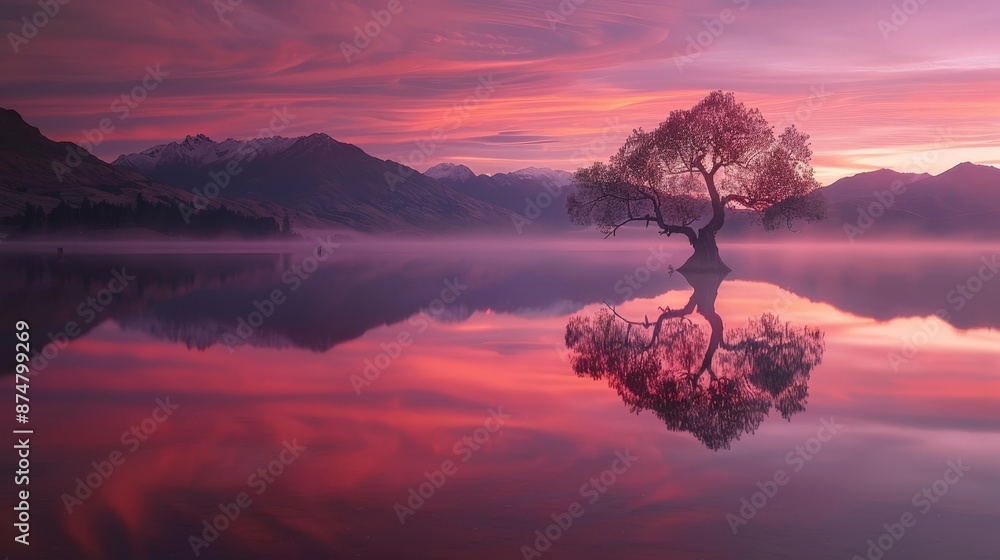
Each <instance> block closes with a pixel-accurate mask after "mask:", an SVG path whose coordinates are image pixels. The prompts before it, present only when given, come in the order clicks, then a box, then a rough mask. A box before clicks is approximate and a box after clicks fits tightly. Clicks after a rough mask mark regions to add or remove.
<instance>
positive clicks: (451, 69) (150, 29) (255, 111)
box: [0, 0, 1000, 182]
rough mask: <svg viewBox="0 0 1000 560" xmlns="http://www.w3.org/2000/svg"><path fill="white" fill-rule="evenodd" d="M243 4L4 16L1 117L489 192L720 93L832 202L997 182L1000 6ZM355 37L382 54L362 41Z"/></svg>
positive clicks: (128, 145) (13, 5)
mask: <svg viewBox="0 0 1000 560" xmlns="http://www.w3.org/2000/svg"><path fill="white" fill-rule="evenodd" d="M225 1H226V0H219V1H218V2H215V3H214V4H213V2H212V1H211V0H172V1H166V0H163V1H136V0H95V1H89V2H83V1H81V0H68V1H67V2H66V4H65V5H60V6H59V12H58V13H57V14H56V15H55V16H53V17H51V18H48V17H45V18H43V17H42V16H37V19H38V20H39V21H44V20H46V19H48V20H49V21H47V22H45V25H44V26H41V27H40V28H39V29H38V31H37V34H36V35H34V36H33V37H30V38H28V35H29V34H30V31H31V30H30V29H28V30H27V31H29V33H27V34H24V37H25V39H26V40H21V39H18V38H17V37H15V36H14V35H11V33H14V34H22V33H23V32H24V30H23V29H22V24H23V22H22V21H21V18H22V17H27V18H29V20H30V19H31V18H32V16H33V14H35V13H36V12H38V11H39V10H40V8H39V5H38V4H37V3H36V2H31V1H22V0H7V1H6V2H4V3H3V6H2V7H0V20H2V30H3V32H4V33H5V35H6V37H7V44H6V45H4V47H3V48H0V52H2V54H0V64H2V75H3V80H2V83H0V106H3V107H6V108H10V109H15V110H17V111H19V112H20V113H21V114H22V115H23V116H24V117H25V118H26V119H27V120H28V121H29V122H31V123H32V124H34V125H36V126H38V127H39V128H41V130H42V132H43V133H44V134H46V135H47V136H49V137H51V138H54V139H58V140H69V141H74V142H80V141H82V140H83V139H84V135H83V132H82V131H83V130H84V129H93V128H96V127H97V126H98V125H99V123H100V121H101V119H104V118H109V119H111V122H112V123H113V124H114V130H112V131H110V132H109V133H107V134H105V135H104V136H105V137H104V138H103V139H102V140H101V141H100V143H99V145H98V146H97V148H96V149H95V150H94V151H95V153H96V154H97V155H98V156H99V157H102V158H104V159H105V160H111V159H114V158H115V157H116V156H118V155H119V154H121V153H125V152H133V151H139V150H142V149H145V148H147V147H149V146H151V145H154V144H158V143H164V142H168V141H173V140H180V139H182V138H183V137H184V136H185V135H187V134H197V133H204V134H207V135H208V136H209V137H211V138H213V139H215V140H223V139H225V138H229V137H233V138H237V139H245V138H249V137H252V136H257V135H259V133H260V130H261V129H262V128H267V127H268V126H269V123H270V122H271V117H272V115H273V113H272V110H273V109H275V108H282V107H286V108H287V112H288V113H289V114H291V115H294V118H292V119H291V122H290V124H289V125H288V126H286V127H285V128H283V129H282V130H280V132H279V134H280V135H282V136H297V135H305V134H310V133H313V132H326V133H327V134H329V135H331V136H333V137H334V138H337V139H338V140H342V141H345V142H351V143H354V144H357V145H358V146H360V147H361V148H363V149H364V150H365V151H367V152H369V153H371V154H372V155H375V156H377V157H380V158H386V159H393V160H396V161H402V162H404V163H408V164H411V165H413V166H414V167H416V168H417V169H420V170H423V169H426V168H427V167H429V166H430V165H433V164H436V163H440V162H443V161H449V162H456V163H464V164H466V165H468V166H470V167H472V168H473V170H475V171H477V172H480V173H484V172H485V173H492V172H496V171H508V170H513V169H518V168H521V167H526V166H529V165H535V166H545V167H554V168H561V169H568V170H573V169H575V168H577V167H580V166H581V165H584V164H586V163H589V162H590V161H593V160H604V159H606V158H607V157H608V156H609V155H610V154H611V153H612V152H613V151H614V149H616V148H617V146H618V145H620V144H621V142H622V140H624V138H625V136H627V135H628V133H629V132H630V131H631V130H632V129H633V128H637V127H644V128H652V127H655V126H656V125H657V124H658V123H660V122H661V121H662V120H664V118H665V117H666V116H667V114H668V113H669V111H670V110H672V109H677V108H686V107H690V106H691V105H692V104H694V103H695V102H696V101H697V100H699V99H700V98H702V97H704V95H705V94H706V93H707V92H708V91H710V90H714V89H723V90H730V91H735V92H736V93H737V95H738V97H739V98H740V99H741V100H743V101H744V102H746V103H747V104H748V105H751V106H756V107H759V108H760V109H761V110H762V111H763V112H764V114H765V116H766V117H768V118H769V119H770V120H771V122H772V123H773V124H775V125H782V124H785V123H787V122H795V123H796V124H797V125H798V126H799V127H800V128H802V129H804V130H805V131H806V132H808V133H809V134H811V135H812V141H813V148H814V151H815V153H816V155H815V159H814V164H815V167H816V169H817V175H818V177H819V178H820V179H821V181H824V182H828V181H830V180H833V179H835V178H837V177H840V176H843V175H847V174H851V173H855V172H858V171H864V170H869V169H874V168H879V167H892V168H895V169H899V170H903V171H915V172H923V171H927V172H931V173H937V172H940V171H943V170H944V169H947V168H948V167H951V166H952V165H955V164H957V163H959V162H962V161H973V162H977V163H987V164H995V163H998V162H1000V152H998V150H997V149H996V146H997V145H998V139H1000V101H998V99H997V91H998V90H1000V87H998V86H1000V70H998V69H1000V33H998V32H997V29H998V28H1000V6H998V5H997V4H996V3H995V2H988V1H986V0H979V1H976V0H958V1H951V2H944V1H943V0H926V1H925V2H924V3H920V2H919V1H918V0H911V1H910V2H900V1H882V0H874V1H873V0H844V1H840V2H808V3H807V2H802V1H796V2H793V1H791V0H716V1H707V0H688V1H675V2H663V1H661V0H657V1H652V0H651V1H637V0H626V1H624V2H622V1H614V2H612V1H610V0H585V1H582V2H580V0H577V2H579V3H578V4H577V3H574V2H573V1H572V0H562V2H560V1H558V0H531V1H529V0H481V1H475V2H469V1H458V0H418V1H411V0H393V1H392V2H390V1H388V0H384V1H383V0H372V1H370V2H363V3H361V2H346V1H334V2H319V1H316V0H286V1H283V2H261V1H253V0H243V1H242V3H240V4H238V5H235V6H231V8H232V9H231V10H225V12H224V13H223V15H222V17H220V15H219V13H218V11H220V10H219V6H227V4H224V3H223V2H225ZM231 1H233V2H236V1H237V0H231ZM894 5H895V6H896V7H898V11H897V12H896V15H895V24H894V23H893V19H892V18H893V13H894ZM390 8H392V10H393V11H395V12H396V13H391V12H390V11H389V9H390ZM904 8H905V9H906V10H908V11H910V12H912V13H911V14H905V12H904V11H903V9H904ZM372 10H375V11H376V13H378V12H379V11H382V12H383V13H382V20H383V22H386V23H385V25H382V24H380V23H378V22H376V21H374V16H373V15H372V13H371V11H372ZM724 10H728V12H724ZM387 16H388V17H387ZM723 19H725V20H726V21H722V20H723ZM904 19H905V20H904ZM713 20H718V21H715V22H714V23H713ZM880 20H881V21H883V22H884V24H881V25H880ZM705 22H709V23H708V24H706V23H705ZM896 24H899V25H896ZM356 27H357V28H359V29H362V31H363V30H364V29H365V28H366V27H367V29H368V30H369V31H371V32H372V33H371V34H372V35H374V37H368V36H361V37H360V38H359V40H358V41H357V42H355V39H356V36H357V33H356V30H355V28H356ZM709 28H712V29H709ZM713 30H714V31H715V34H713V33H712V31H713ZM699 34H700V38H701V39H702V43H703V44H704V46H702V47H699V48H700V49H701V52H700V53H695V56H693V57H691V58H689V59H684V58H681V57H682V56H683V55H684V54H685V52H686V51H687V50H688V47H689V45H690V44H691V41H694V42H697V41H698V39H699ZM365 41H369V43H368V44H367V45H366V44H365ZM15 50H16V51H17V52H15ZM691 52H693V53H694V52H695V51H693V50H692V51H691ZM345 55H346V56H345ZM348 59H350V60H348ZM157 65H159V68H160V70H161V72H165V73H166V76H164V77H163V78H162V81H161V82H158V83H157V82H156V81H155V80H149V79H147V80H146V82H147V84H150V85H155V86H156V87H155V89H151V90H148V93H147V90H143V89H142V86H141V84H142V83H143V78H144V77H145V76H146V74H147V67H148V66H149V67H156V66H157ZM487 77H489V79H487ZM484 82H487V83H489V84H492V85H490V88H492V91H490V88H487V87H485V86H483V85H482V84H483V83H484ZM477 87H478V88H479V89H478V93H479V98H478V99H477V98H476V97H475V96H476V92H477ZM134 88H139V89H138V90H137V91H138V93H139V94H141V95H144V96H145V99H143V100H142V101H140V102H138V103H135V104H134V105H135V106H134V107H132V108H129V110H128V115H127V116H125V114H124V107H126V105H125V104H124V102H121V101H120V102H119V103H118V104H116V105H113V102H114V101H115V100H116V99H119V98H121V96H122V95H126V96H128V95H130V92H132V91H133V89H134ZM463 104H464V106H465V107H467V108H466V109H461V108H460V109H459V110H456V109H455V107H456V105H458V106H459V107H462V106H463ZM123 117H124V118H123ZM436 129H442V132H441V134H434V131H435V130H436ZM267 132H268V131H265V133H267ZM435 136H437V137H438V139H437V140H433V139H432V138H434V137H435ZM418 146H422V148H418ZM421 152H425V153H421ZM418 156H419V157H418Z"/></svg>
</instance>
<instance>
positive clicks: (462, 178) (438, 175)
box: [424, 163, 476, 183]
mask: <svg viewBox="0 0 1000 560" xmlns="http://www.w3.org/2000/svg"><path fill="white" fill-rule="evenodd" d="M424 175H427V176H428V177H432V178H434V179H439V180H440V179H445V180H448V181H453V182H458V183H464V182H466V181H470V180H472V179H475V177H476V174H475V173H473V172H472V170H471V169H469V168H468V167H466V166H464V165H455V164H454V163H439V164H437V165H435V166H434V167H431V168H430V169H428V170H427V171H424Z"/></svg>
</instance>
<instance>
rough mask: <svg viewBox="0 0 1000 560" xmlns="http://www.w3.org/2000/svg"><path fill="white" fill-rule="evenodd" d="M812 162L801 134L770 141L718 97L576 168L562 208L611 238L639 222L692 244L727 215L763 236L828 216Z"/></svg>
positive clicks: (769, 130) (746, 113)
mask: <svg viewBox="0 0 1000 560" xmlns="http://www.w3.org/2000/svg"><path fill="white" fill-rule="evenodd" d="M811 158H812V150H811V149H810V145H809V137H808V135H806V134H804V133H802V132H800V131H799V130H798V129H796V128H795V126H794V125H792V126H789V127H787V128H786V129H785V130H784V131H782V132H781V133H780V134H775V131H774V129H773V127H772V126H771V125H769V124H768V122H767V120H766V119H765V118H764V117H763V115H761V113H760V111H759V110H758V109H748V108H747V107H746V106H744V105H743V103H740V102H738V101H737V100H736V96H735V95H734V94H732V93H726V92H721V91H715V92H712V93H710V94H709V95H708V96H707V97H705V99H703V100H702V101H700V102H699V103H698V104H697V105H695V106H694V107H692V108H691V109H682V110H675V111H671V113H670V116H669V117H668V118H667V120H666V121H664V122H663V123H661V124H660V125H659V126H658V127H657V128H656V129H655V130H653V131H648V132H647V131H644V130H642V129H638V130H635V131H633V133H632V135H631V136H629V137H628V139H626V140H625V143H624V145H623V146H622V147H621V148H620V149H619V150H618V152H617V153H616V154H614V155H613V156H611V158H610V160H609V161H608V162H607V163H603V162H601V163H595V164H593V165H591V166H590V167H586V168H582V169H580V170H578V171H577V172H576V180H577V185H578V189H577V191H576V192H574V193H573V194H572V195H570V197H569V199H568V201H567V210H568V212H569V215H570V219H571V220H572V221H573V222H575V223H577V224H580V225H596V226H597V227H598V229H599V230H600V231H602V232H603V233H606V234H607V235H609V236H610V235H613V234H614V233H615V232H616V231H617V230H618V228H620V227H622V226H624V225H626V224H629V223H632V222H645V223H646V225H647V226H649V225H650V224H654V225H656V226H657V227H658V228H659V230H660V232H661V233H664V234H667V235H671V234H674V233H679V234H682V235H685V236H686V237H687V238H688V239H689V240H690V241H691V243H692V245H696V242H697V241H698V239H699V237H700V236H702V235H703V234H707V235H709V236H714V234H715V233H716V232H717V231H718V230H719V229H721V228H722V226H723V223H724V221H725V210H726V209H727V208H743V209H746V210H749V211H751V212H752V215H753V216H755V217H756V218H757V219H758V221H759V222H760V223H762V224H763V226H764V227H765V229H768V230H772V229H775V228H777V227H779V226H781V225H786V226H788V227H791V221H792V220H793V219H799V218H801V219H804V220H806V221H818V220H821V219H822V218H823V217H825V204H824V202H823V200H822V197H821V196H819V195H818V193H816V189H817V188H818V186H819V184H818V183H817V182H816V180H815V178H814V177H813V169H812V167H811V166H810V164H809V161H810V159H811ZM706 217H708V218H709V220H708V222H707V223H706V224H705V225H704V226H703V227H701V228H700V230H698V231H696V230H695V229H694V227H693V226H694V224H695V222H697V221H698V220H700V219H703V218H706ZM713 245H714V243H713Z"/></svg>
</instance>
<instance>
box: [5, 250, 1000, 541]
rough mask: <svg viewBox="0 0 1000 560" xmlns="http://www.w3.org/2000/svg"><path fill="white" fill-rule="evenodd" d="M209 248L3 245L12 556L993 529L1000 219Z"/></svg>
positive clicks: (941, 536) (894, 536)
mask: <svg viewBox="0 0 1000 560" xmlns="http://www.w3.org/2000/svg"><path fill="white" fill-rule="evenodd" d="M217 249H219V248H218V247H214V248H213V249H212V250H213V251H215V252H209V253H203V254H183V253H171V252H159V253H157V254H135V252H134V250H132V249H129V248H127V247H126V248H124V249H122V248H119V249H114V250H103V252H101V250H97V249H93V248H89V249H88V248H76V247H68V249H67V251H66V254H65V256H64V257H63V258H62V260H61V262H60V261H59V260H58V259H57V258H56V255H55V252H54V251H51V252H50V251H48V250H46V251H44V252H22V251H18V250H16V248H11V247H9V246H8V247H5V251H6V252H4V253H2V254H0V261H2V272H0V277H2V279H3V284H2V292H3V301H4V309H3V319H4V320H3V323H2V324H3V325H4V328H5V329H9V330H10V332H12V333H13V332H14V324H15V321H18V320H24V321H27V322H28V323H29V324H30V332H31V337H32V339H31V340H32V346H33V349H37V348H38V347H40V346H41V344H42V343H43V342H47V341H49V340H50V339H51V340H55V341H56V342H54V343H53V344H52V346H50V347H49V349H48V350H47V351H46V353H44V354H43V355H41V356H38V357H36V358H35V359H34V360H33V361H32V366H33V370H34V375H33V377H31V382H30V396H31V409H30V422H29V424H28V427H30V428H31V429H33V430H34V434H33V435H32V436H31V467H30V470H31V472H30V485H29V486H28V487H29V488H30V497H31V501H30V504H31V505H30V508H31V509H30V512H31V513H30V515H31V518H30V519H31V532H30V540H31V545H30V547H23V546H21V545H13V548H11V550H13V553H14V556H13V557H16V558H136V559H139V558H151V559H159V558H164V559H166V558H170V559H175V558H188V557H195V556H197V557H200V558H234V559H236V558H239V559H248V558H254V559H256V558H421V559H423V558H427V559H432V558H433V559H444V558H481V559H492V558H511V559H513V558H539V557H540V558H546V559H549V558H551V559H557V558H566V559H577V558H634V559H645V558H650V559H653V558H656V559H663V558H670V559H674V558H676V559H705V560H707V559H731V558H740V559H744V558H746V559H754V558H761V559H764V558H796V559H826V558H830V559H850V558H854V557H855V556H856V555H857V556H858V557H861V558H873V559H874V558H883V557H884V558H886V559H892V558H899V559H935V560H936V559H944V558H956V559H971V558H984V559H985V558H1000V368H998V367H997V363H998V359H1000V332H998V330H997V329H998V328H1000V306H998V303H1000V275H998V277H997V279H993V274H994V272H993V270H994V268H991V266H994V267H995V264H994V263H996V262H997V261H996V259H997V255H998V253H1000V247H989V246H962V247H955V246H945V245H933V246H916V245H910V246H908V245H905V244H891V245H882V246H879V245H861V244H858V245H853V246H852V245H846V244H845V245H818V246H817V245H812V246H796V245H730V246H724V247H723V253H722V254H723V258H724V260H725V261H726V262H727V264H728V265H729V266H730V267H731V268H732V269H733V271H732V272H731V273H730V274H729V275H728V276H726V277H725V278H724V279H714V281H713V279H711V278H709V279H707V280H706V279H705V278H693V279H692V278H686V277H685V276H684V275H682V274H680V273H677V272H671V270H670V269H669V268H668V267H669V266H671V265H672V266H673V267H677V266H679V265H681V264H682V263H683V262H684V260H685V259H686V257H687V256H688V252H689V249H688V248H687V247H685V244H684V243H683V242H682V241H680V240H677V239H669V240H668V239H659V238H656V237H655V236H650V238H649V239H646V238H640V239H638V240H626V241H621V240H607V241H603V242H580V241H563V242H548V243H543V242H539V241H527V240H521V241H519V242H518V243H511V242H477V241H472V240H470V241H468V242H450V243H431V242H395V243H385V244H374V243H373V244H364V243H356V244H351V243H345V244H343V245H341V246H340V247H336V248H327V249H320V250H319V251H318V252H316V251H313V250H312V248H311V247H304V248H303V249H302V250H295V251H292V250H283V252H281V253H280V254H278V253H268V252H264V253H260V252H246V251H244V252H239V253H236V252H232V251H221V250H217ZM187 250H188V251H190V250H191V248H190V247H188V248H187ZM317 255H319V257H320V258H317ZM984 259H985V260H984ZM314 265H315V266H314ZM720 280H721V283H720ZM959 286H961V288H960V287H959ZM115 292H118V293H115ZM716 292H717V293H716ZM692 301H693V302H694V303H695V304H697V305H699V306H700V308H698V309H700V310H708V311H709V313H707V315H709V316H712V317H715V315H714V314H712V313H711V312H710V311H711V310H712V309H713V308H714V310H715V311H716V312H717V317H718V320H720V321H721V323H720V324H721V326H722V329H721V330H719V329H717V328H716V329H715V330H714V331H713V324H712V321H711V320H709V318H706V316H704V315H702V314H700V313H698V312H697V311H696V312H693V313H690V314H687V315H685V316H684V317H679V318H671V319H667V320H666V321H665V325H666V326H665V328H664V329H663V330H662V332H661V333H659V336H660V338H659V339H658V341H657V344H656V345H655V346H654V347H652V348H653V350H644V348H643V347H642V344H641V342H642V340H644V339H642V338H641V337H643V336H646V337H648V336H649V333H650V331H651V329H647V328H646V327H645V326H644V325H643V324H636V325H633V327H632V329H628V327H626V326H625V322H624V320H625V319H627V320H631V321H633V322H636V323H645V322H646V320H647V318H648V320H649V321H650V322H651V323H652V322H655V320H656V319H657V318H658V317H659V316H660V314H661V313H662V311H661V309H660V308H661V307H662V308H663V309H664V310H667V309H669V310H672V311H674V312H675V314H679V312H678V311H677V310H680V309H683V308H685V306H686V305H687V304H688V303H689V302H692ZM611 307H613V308H614V310H615V312H616V313H617V314H618V315H620V317H621V318H618V317H615V316H614V315H611V311H610V308H611ZM574 317H576V319H573V318H574ZM938 317H944V319H943V320H942V319H939V318H938ZM765 318H766V319H765ZM574 321H575V323H573V322H574ZM602 321H603V322H602ZM71 323H72V325H71ZM571 323H573V324H575V325H577V328H576V330H575V331H574V332H575V333H576V337H575V338H573V337H571V338H573V340H572V341H571V342H572V345H571V346H572V348H567V325H568V324H571ZM718 326H719V325H715V327H718ZM625 331H627V333H626V335H623V334H622V333H623V332H625ZM716 333H717V334H719V336H720V337H721V338H720V340H721V343H720V344H719V346H718V348H717V352H716V353H715V354H714V356H711V357H710V360H709V362H710V366H711V367H710V369H711V370H712V373H714V374H716V376H717V377H718V378H719V379H718V380H717V381H714V382H710V376H711V374H709V373H708V372H707V370H706V371H705V373H703V374H702V375H701V376H700V377H698V378H697V380H696V381H694V382H693V383H688V382H687V381H689V380H690V379H693V377H690V376H688V375H687V374H688V373H697V371H698V370H699V369H700V366H701V364H702V363H703V361H704V358H705V353H706V350H707V347H708V345H710V344H711V343H712V340H713V336H712V335H713V334H716ZM722 333H724V335H723V334H722ZM50 335H51V336H50ZM622 336H627V337H635V338H624V339H623V338H621V337H622ZM11 340H12V339H11ZM12 345H13V344H11V346H12ZM4 352H5V353H4V359H5V362H4V363H6V364H12V363H14V362H13V352H12V349H4ZM576 370H580V371H581V372H583V373H582V375H578V374H577V373H576ZM4 372H5V376H6V378H7V379H8V381H9V384H8V389H6V391H8V392H9V393H10V392H13V390H12V388H10V385H13V384H14V383H13V381H14V374H13V368H12V367H4ZM664 379H668V380H670V381H669V382H664V381H663V380H664ZM9 393H8V394H9ZM11 400H13V399H11ZM10 406H11V407H13V403H11V405H10ZM11 414H12V415H13V411H11ZM9 424H10V425H13V426H14V427H15V428H19V427H22V426H18V425H16V424H14V423H13V419H12V420H11V421H9ZM0 461H2V464H3V465H4V469H5V472H6V473H11V472H13V471H15V470H16V468H17V467H16V457H15V455H14V453H13V452H12V451H11V450H10V448H9V447H8V451H7V452H6V453H4V454H3V456H2V459H0ZM4 476H5V478H7V477H8V475H7V474H5V475H4ZM92 487H94V488H92ZM0 491H2V492H3V493H4V494H3V497H4V503H5V504H12V503H15V500H14V495H13V486H12V485H11V484H10V481H9V479H8V483H7V484H5V485H3V486H2V488H0ZM7 507H8V508H9V507H11V506H9V505H8V506H7ZM7 511H8V514H7V515H8V521H7V522H6V523H4V526H5V527H7V528H5V529H4V533H5V534H12V533H9V531H10V527H11V523H10V518H11V513H10V512H11V510H10V509H8V510H7ZM213 525H214V526H213ZM12 538H13V537H8V540H7V542H8V543H9V542H11V539H12ZM196 553H197V554H196Z"/></svg>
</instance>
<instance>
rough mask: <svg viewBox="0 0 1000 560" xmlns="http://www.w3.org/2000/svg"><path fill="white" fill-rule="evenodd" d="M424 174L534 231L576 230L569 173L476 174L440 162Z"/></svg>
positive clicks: (534, 169)
mask: <svg viewBox="0 0 1000 560" xmlns="http://www.w3.org/2000/svg"><path fill="white" fill-rule="evenodd" d="M424 174H425V175H427V176H429V177H435V178H437V179H438V180H439V181H441V182H442V183H444V184H446V185H448V186H449V187H451V188H453V189H455V190H456V191H458V192H460V193H462V194H464V195H467V196H471V197H473V198H477V199H479V200H482V201H484V202H488V203H490V204H494V205H496V206H500V207H502V208H506V209H507V210H510V211H511V212H514V213H516V214H518V215H520V216H523V217H525V218H527V219H529V220H531V223H530V224H529V225H530V227H533V228H534V229H535V230H546V229H547V230H552V229H570V228H575V227H576V226H574V225H573V224H572V223H571V222H570V221H569V217H568V216H567V214H566V196H567V195H568V194H569V193H570V192H571V191H572V190H573V188H574V187H573V175H572V174H571V173H569V172H566V171H559V170H555V169H548V168H544V167H543V168H538V167H528V168H526V169H519V170H517V171H511V172H510V173H494V174H493V175H476V174H475V173H474V172H473V171H472V170H471V169H469V168H468V167H466V166H464V165H455V164H452V163H440V164H438V165H435V166H434V167H431V168H430V169H428V170H427V171H425V172H424ZM536 210H537V211H536ZM535 214H537V216H535ZM522 223H523V222H522ZM525 227H528V226H525Z"/></svg>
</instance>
